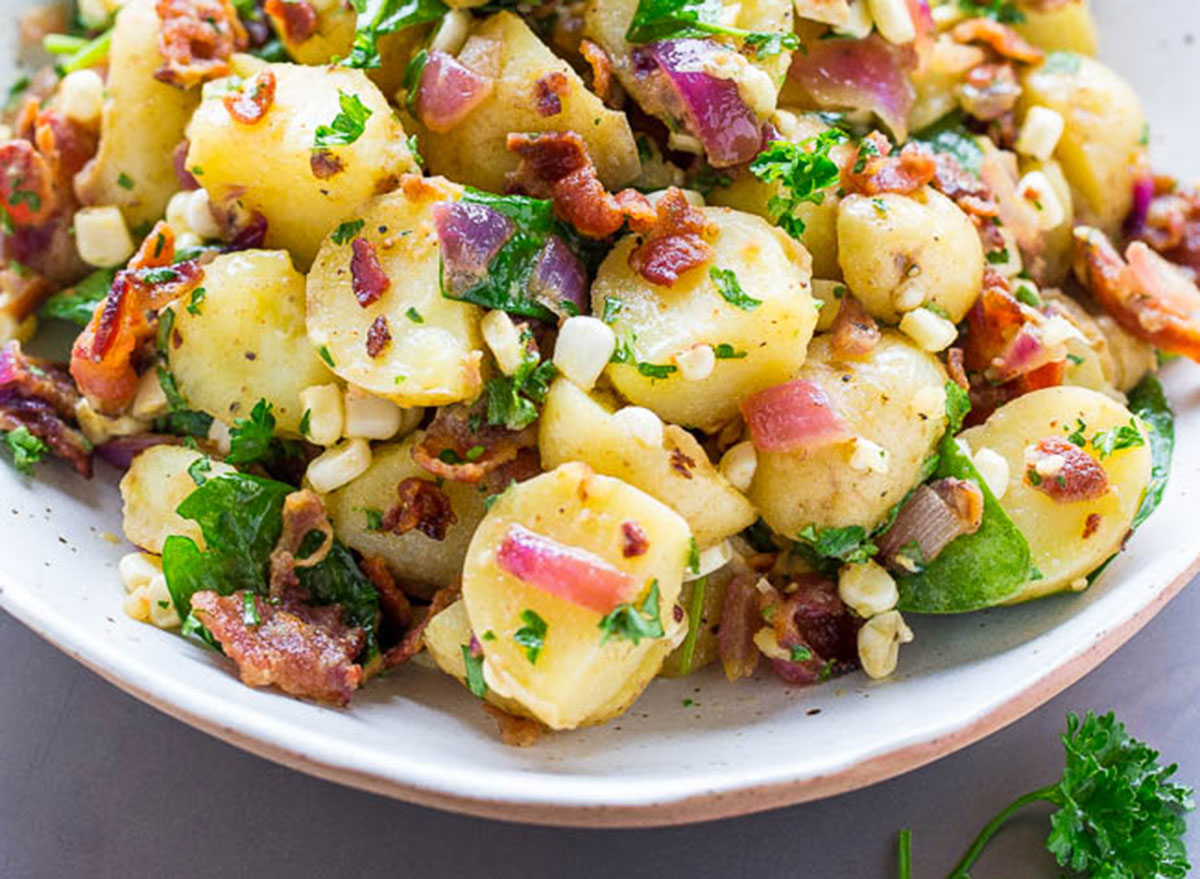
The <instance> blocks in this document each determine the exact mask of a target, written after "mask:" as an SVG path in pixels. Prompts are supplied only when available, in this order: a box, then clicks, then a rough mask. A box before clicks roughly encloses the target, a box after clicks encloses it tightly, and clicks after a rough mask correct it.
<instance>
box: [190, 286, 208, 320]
mask: <svg viewBox="0 0 1200 879" xmlns="http://www.w3.org/2000/svg"><path fill="white" fill-rule="evenodd" d="M207 294H208V291H207V290H205V289H204V288H203V287H197V288H196V289H195V290H193V291H192V295H191V298H190V299H189V300H188V304H187V313H188V314H191V315H199V314H200V303H201V302H203V301H204V297H205V296H206V295H207Z"/></svg>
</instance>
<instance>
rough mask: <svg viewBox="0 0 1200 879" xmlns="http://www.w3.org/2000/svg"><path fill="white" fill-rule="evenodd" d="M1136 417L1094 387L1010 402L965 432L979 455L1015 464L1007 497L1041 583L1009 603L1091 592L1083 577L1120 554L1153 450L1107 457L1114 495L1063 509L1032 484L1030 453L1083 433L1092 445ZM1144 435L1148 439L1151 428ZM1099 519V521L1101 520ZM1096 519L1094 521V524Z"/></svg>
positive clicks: (1006, 503)
mask: <svg viewBox="0 0 1200 879" xmlns="http://www.w3.org/2000/svg"><path fill="white" fill-rule="evenodd" d="M1133 419H1134V416H1133V415H1132V414H1131V413H1130V412H1129V410H1128V409H1126V408H1125V407H1124V406H1122V405H1121V404H1120V403H1117V402H1116V401H1115V400H1113V399H1112V398H1111V397H1107V396H1105V395H1104V394H1101V393H1098V392H1096V391H1093V390H1089V389H1087V388H1080V387H1069V386H1065V385H1064V386H1063V387H1057V388H1046V389H1045V390H1041V391H1035V392H1033V393H1032V394H1026V395H1025V396H1023V397H1018V398H1017V399H1016V400H1013V401H1012V402H1011V403H1007V404H1005V405H1004V406H1002V407H1001V408H1000V409H997V410H996V412H995V413H994V414H993V415H992V416H991V417H990V418H988V420H987V421H986V422H984V423H983V424H981V425H979V426H978V427H973V428H971V429H970V430H968V431H966V432H964V433H963V435H962V438H963V439H964V440H966V442H967V444H968V445H969V446H970V447H971V451H972V452H978V451H979V450H980V449H984V448H987V449H991V450H992V451H994V452H997V453H998V454H999V455H1001V456H1002V457H1003V458H1004V459H1005V460H1006V461H1007V462H1008V469H1009V477H1008V488H1007V489H1006V490H1005V492H1004V496H1003V497H1002V498H1001V499H1000V503H1001V505H1002V506H1003V507H1004V509H1005V511H1006V512H1007V513H1008V514H1009V516H1011V517H1012V520H1013V521H1014V522H1015V523H1016V524H1017V527H1018V528H1020V529H1021V532H1022V533H1023V534H1024V535H1025V539H1026V540H1028V541H1029V546H1030V549H1032V550H1033V562H1034V564H1035V565H1036V566H1037V569H1038V570H1039V571H1041V573H1042V578H1041V579H1040V580H1032V581H1030V582H1029V583H1028V584H1027V585H1026V586H1025V588H1024V589H1023V590H1022V591H1021V593H1020V594H1019V595H1018V596H1017V597H1016V598H1014V599H1012V601H1011V602H1010V603H1017V602H1021V601H1028V600H1030V599H1032V598H1040V597H1042V596H1044V595H1050V594H1052V593H1054V592H1059V591H1062V590H1063V589H1068V588H1073V587H1077V586H1078V585H1084V586H1086V581H1084V582H1083V583H1082V584H1081V583H1079V581H1080V578H1083V577H1086V576H1087V575H1088V574H1089V573H1091V572H1092V571H1094V570H1095V569H1096V568H1097V567H1099V566H1100V565H1101V564H1102V563H1103V562H1104V561H1105V560H1106V559H1107V558H1108V557H1109V556H1111V555H1113V554H1114V553H1115V552H1117V551H1118V550H1119V549H1120V548H1121V543H1122V541H1123V540H1124V539H1125V535H1126V534H1127V533H1128V532H1129V526H1130V525H1131V524H1132V522H1133V517H1134V515H1135V514H1136V513H1137V509H1138V507H1139V506H1140V505H1141V502H1142V496H1143V494H1144V493H1145V491H1146V486H1147V485H1148V484H1149V482H1150V469H1151V455H1150V445H1149V443H1148V442H1143V444H1142V445H1140V446H1135V447H1133V448H1128V449H1122V450H1121V451H1117V452H1114V453H1113V454H1112V455H1111V456H1109V457H1106V458H1100V456H1099V455H1098V453H1097V452H1096V450H1095V449H1093V448H1092V447H1091V446H1088V447H1086V449H1085V450H1086V451H1087V452H1088V454H1090V455H1092V457H1093V458H1096V459H1097V460H1099V462H1100V465H1101V467H1103V468H1104V472H1105V474H1106V475H1107V476H1108V484H1109V491H1108V493H1107V494H1105V495H1104V496H1103V497H1101V498H1099V499H1097V500H1091V501H1078V502H1075V503H1059V502H1056V501H1054V500H1052V499H1051V498H1049V497H1048V496H1047V495H1046V494H1044V493H1043V492H1041V491H1039V490H1038V489H1036V488H1034V487H1033V486H1032V485H1030V484H1029V483H1028V482H1027V480H1026V477H1025V474H1026V470H1027V469H1028V468H1027V467H1026V464H1025V449H1026V448H1027V447H1028V446H1031V445H1034V444H1036V443H1038V442H1040V441H1041V440H1043V439H1046V438H1048V437H1055V438H1058V439H1064V438H1066V437H1067V435H1068V434H1070V433H1072V432H1073V431H1075V430H1076V429H1080V428H1079V424H1078V422H1079V421H1082V422H1083V424H1084V428H1082V429H1081V430H1082V432H1083V435H1084V437H1085V438H1087V439H1089V440H1090V439H1091V438H1092V437H1094V436H1095V434H1096V433H1097V432H1099V431H1106V430H1116V429H1118V428H1120V427H1122V426H1126V425H1129V424H1130V422H1131V420H1133ZM1135 423H1138V424H1139V429H1140V430H1141V432H1142V436H1143V438H1144V437H1145V427H1144V425H1141V424H1140V422H1135ZM1097 516H1098V517H1099V519H1098V520H1097V519H1096V518H1095V517H1097ZM1089 520H1090V522H1089Z"/></svg>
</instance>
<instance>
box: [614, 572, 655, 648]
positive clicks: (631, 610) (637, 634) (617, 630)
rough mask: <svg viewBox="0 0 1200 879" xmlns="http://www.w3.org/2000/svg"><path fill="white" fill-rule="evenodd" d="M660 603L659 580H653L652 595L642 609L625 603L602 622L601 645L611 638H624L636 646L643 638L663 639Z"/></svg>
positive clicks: (619, 605) (648, 596)
mask: <svg viewBox="0 0 1200 879" xmlns="http://www.w3.org/2000/svg"><path fill="white" fill-rule="evenodd" d="M658 601H659V595H658V580H652V581H651V582H650V593H649V594H648V595H647V596H646V600H645V601H643V602H642V604H641V606H640V607H634V605H633V603H632V602H629V601H623V602H621V603H620V604H618V605H617V606H616V607H615V608H613V610H612V612H611V613H609V614H608V616H606V617H605V618H604V619H602V620H601V621H600V631H601V632H603V633H604V635H603V637H601V639H600V643H601V644H605V643H607V641H608V639H609V638H624V639H625V640H626V641H632V642H633V643H634V644H635V645H636V644H638V643H640V642H641V640H642V639H643V638H647V639H654V638H661V637H662V636H663V634H664V632H663V625H662V620H661V619H660V617H659V608H658Z"/></svg>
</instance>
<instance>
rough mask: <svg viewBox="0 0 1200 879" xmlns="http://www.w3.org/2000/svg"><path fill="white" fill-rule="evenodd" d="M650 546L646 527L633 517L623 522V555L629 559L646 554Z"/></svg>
mask: <svg viewBox="0 0 1200 879" xmlns="http://www.w3.org/2000/svg"><path fill="white" fill-rule="evenodd" d="M649 548H650V538H649V537H648V536H647V535H646V529H645V528H643V527H642V526H641V525H639V524H638V523H637V522H634V521H633V520H632V519H631V520H629V521H628V522H622V523H621V555H623V556H624V557H625V558H627V559H632V558H637V557H638V556H640V555H645V554H646V550H648V549H649Z"/></svg>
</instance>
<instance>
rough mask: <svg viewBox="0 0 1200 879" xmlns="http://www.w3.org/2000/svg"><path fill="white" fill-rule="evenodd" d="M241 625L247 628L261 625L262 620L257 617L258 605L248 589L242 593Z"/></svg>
mask: <svg viewBox="0 0 1200 879" xmlns="http://www.w3.org/2000/svg"><path fill="white" fill-rule="evenodd" d="M242 623H243V624H245V625H246V626H247V627H253V626H258V625H261V624H262V619H261V618H260V617H259V615H258V604H257V602H255V600H254V593H253V592H251V591H250V590H248V589H247V590H246V591H245V592H243V593H242Z"/></svg>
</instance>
